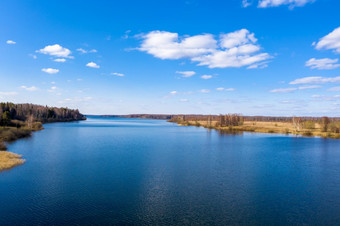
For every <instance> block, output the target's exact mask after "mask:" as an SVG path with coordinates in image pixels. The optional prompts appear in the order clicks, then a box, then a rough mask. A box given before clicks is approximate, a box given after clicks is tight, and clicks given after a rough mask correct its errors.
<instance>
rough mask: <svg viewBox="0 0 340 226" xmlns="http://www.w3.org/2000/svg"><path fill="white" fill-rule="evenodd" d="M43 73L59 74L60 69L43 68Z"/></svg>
mask: <svg viewBox="0 0 340 226" xmlns="http://www.w3.org/2000/svg"><path fill="white" fill-rule="evenodd" d="M41 71H43V72H46V73H48V74H56V73H58V72H59V69H54V68H43V69H41Z"/></svg>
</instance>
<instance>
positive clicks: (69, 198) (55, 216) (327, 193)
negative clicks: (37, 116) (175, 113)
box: [0, 117, 340, 225]
mask: <svg viewBox="0 0 340 226" xmlns="http://www.w3.org/2000/svg"><path fill="white" fill-rule="evenodd" d="M44 127H45V130H43V131H39V132H36V133H34V135H33V136H32V137H31V138H28V139H23V140H19V141H17V142H15V143H13V144H11V145H9V150H10V151H12V152H15V153H19V154H23V155H24V158H25V159H26V160H27V162H26V163H25V164H24V165H22V166H19V167H16V168H14V169H12V170H10V171H6V172H3V173H0V200H1V201H0V225H39V224H40V225H46V224H54V225H60V224H66V225H74V224H80V225H108V224H158V225H168V224H189V223H190V224H202V225H208V224H209V225H214V224H215V225H225V224H229V225H230V224H237V225H269V224H270V225H287V224H293V225H297V224H298V225H301V224H313V225H326V224H328V225H336V224H340V214H339V210H340V140H332V139H322V138H303V137H294V136H285V135H278V134H260V133H257V134H255V133H243V134H242V135H229V134H219V133H218V132H217V131H215V130H207V129H204V128H197V127H183V126H178V125H176V124H172V123H168V122H166V121H163V120H143V119H121V118H120V119H119V118H98V117H90V118H89V119H88V120H87V121H81V122H72V123H54V124H46V125H44Z"/></svg>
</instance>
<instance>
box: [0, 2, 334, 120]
mask: <svg viewBox="0 0 340 226" xmlns="http://www.w3.org/2000/svg"><path fill="white" fill-rule="evenodd" d="M339 10H340V1H338V0H228V1H225V0H216V1H211V0H184V1H179V0H171V1H170V0H169V1H167V0H164V1H159V0H158V1H156V0H146V1H137V0H136V1H131V0H130V1H128V0H126V1H100V0H96V1H88V0H82V1H77V0H74V1H66V0H58V1H54V0H50V1H42V0H41V1H37V0H35V1H33V0H26V1H18V0H2V1H0V102H7V101H8V102H14V103H34V104H40V105H48V106H57V107H69V108H77V109H79V110H80V111H81V112H82V113H84V114H135V113H150V114H151V113H153V114H226V113H240V114H243V115H268V116H324V115H327V116H340V62H339V58H340V13H339Z"/></svg>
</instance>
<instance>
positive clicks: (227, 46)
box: [138, 29, 271, 68]
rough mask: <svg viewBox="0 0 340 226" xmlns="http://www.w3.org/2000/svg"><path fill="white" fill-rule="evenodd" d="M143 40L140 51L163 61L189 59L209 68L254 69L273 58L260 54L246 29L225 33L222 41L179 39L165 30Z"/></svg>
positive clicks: (202, 37)
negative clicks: (252, 67)
mask: <svg viewBox="0 0 340 226" xmlns="http://www.w3.org/2000/svg"><path fill="white" fill-rule="evenodd" d="M142 38H143V41H142V44H141V46H140V48H138V49H139V50H140V51H144V52H147V53H148V54H151V55H153V56H154V57H157V58H160V59H172V60H174V59H183V58H189V59H191V60H192V61H195V62H198V65H206V66H208V67H209V68H227V67H243V66H251V65H254V64H259V63H260V62H263V61H265V60H268V59H269V58H271V56H270V55H269V54H268V53H259V51H260V49H261V48H260V46H259V45H257V44H256V42H257V39H256V38H255V35H254V33H250V32H249V31H248V30H247V29H241V30H238V31H235V32H231V33H228V34H222V35H220V36H219V40H216V39H215V38H214V36H213V35H212V34H203V35H195V36H184V37H179V35H178V34H177V33H171V32H166V31H152V32H150V33H148V34H146V35H143V36H142Z"/></svg>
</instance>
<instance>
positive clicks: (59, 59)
mask: <svg viewBox="0 0 340 226" xmlns="http://www.w3.org/2000/svg"><path fill="white" fill-rule="evenodd" d="M53 61H55V62H61V63H63V62H66V59H65V58H57V59H54V60H53Z"/></svg>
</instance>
